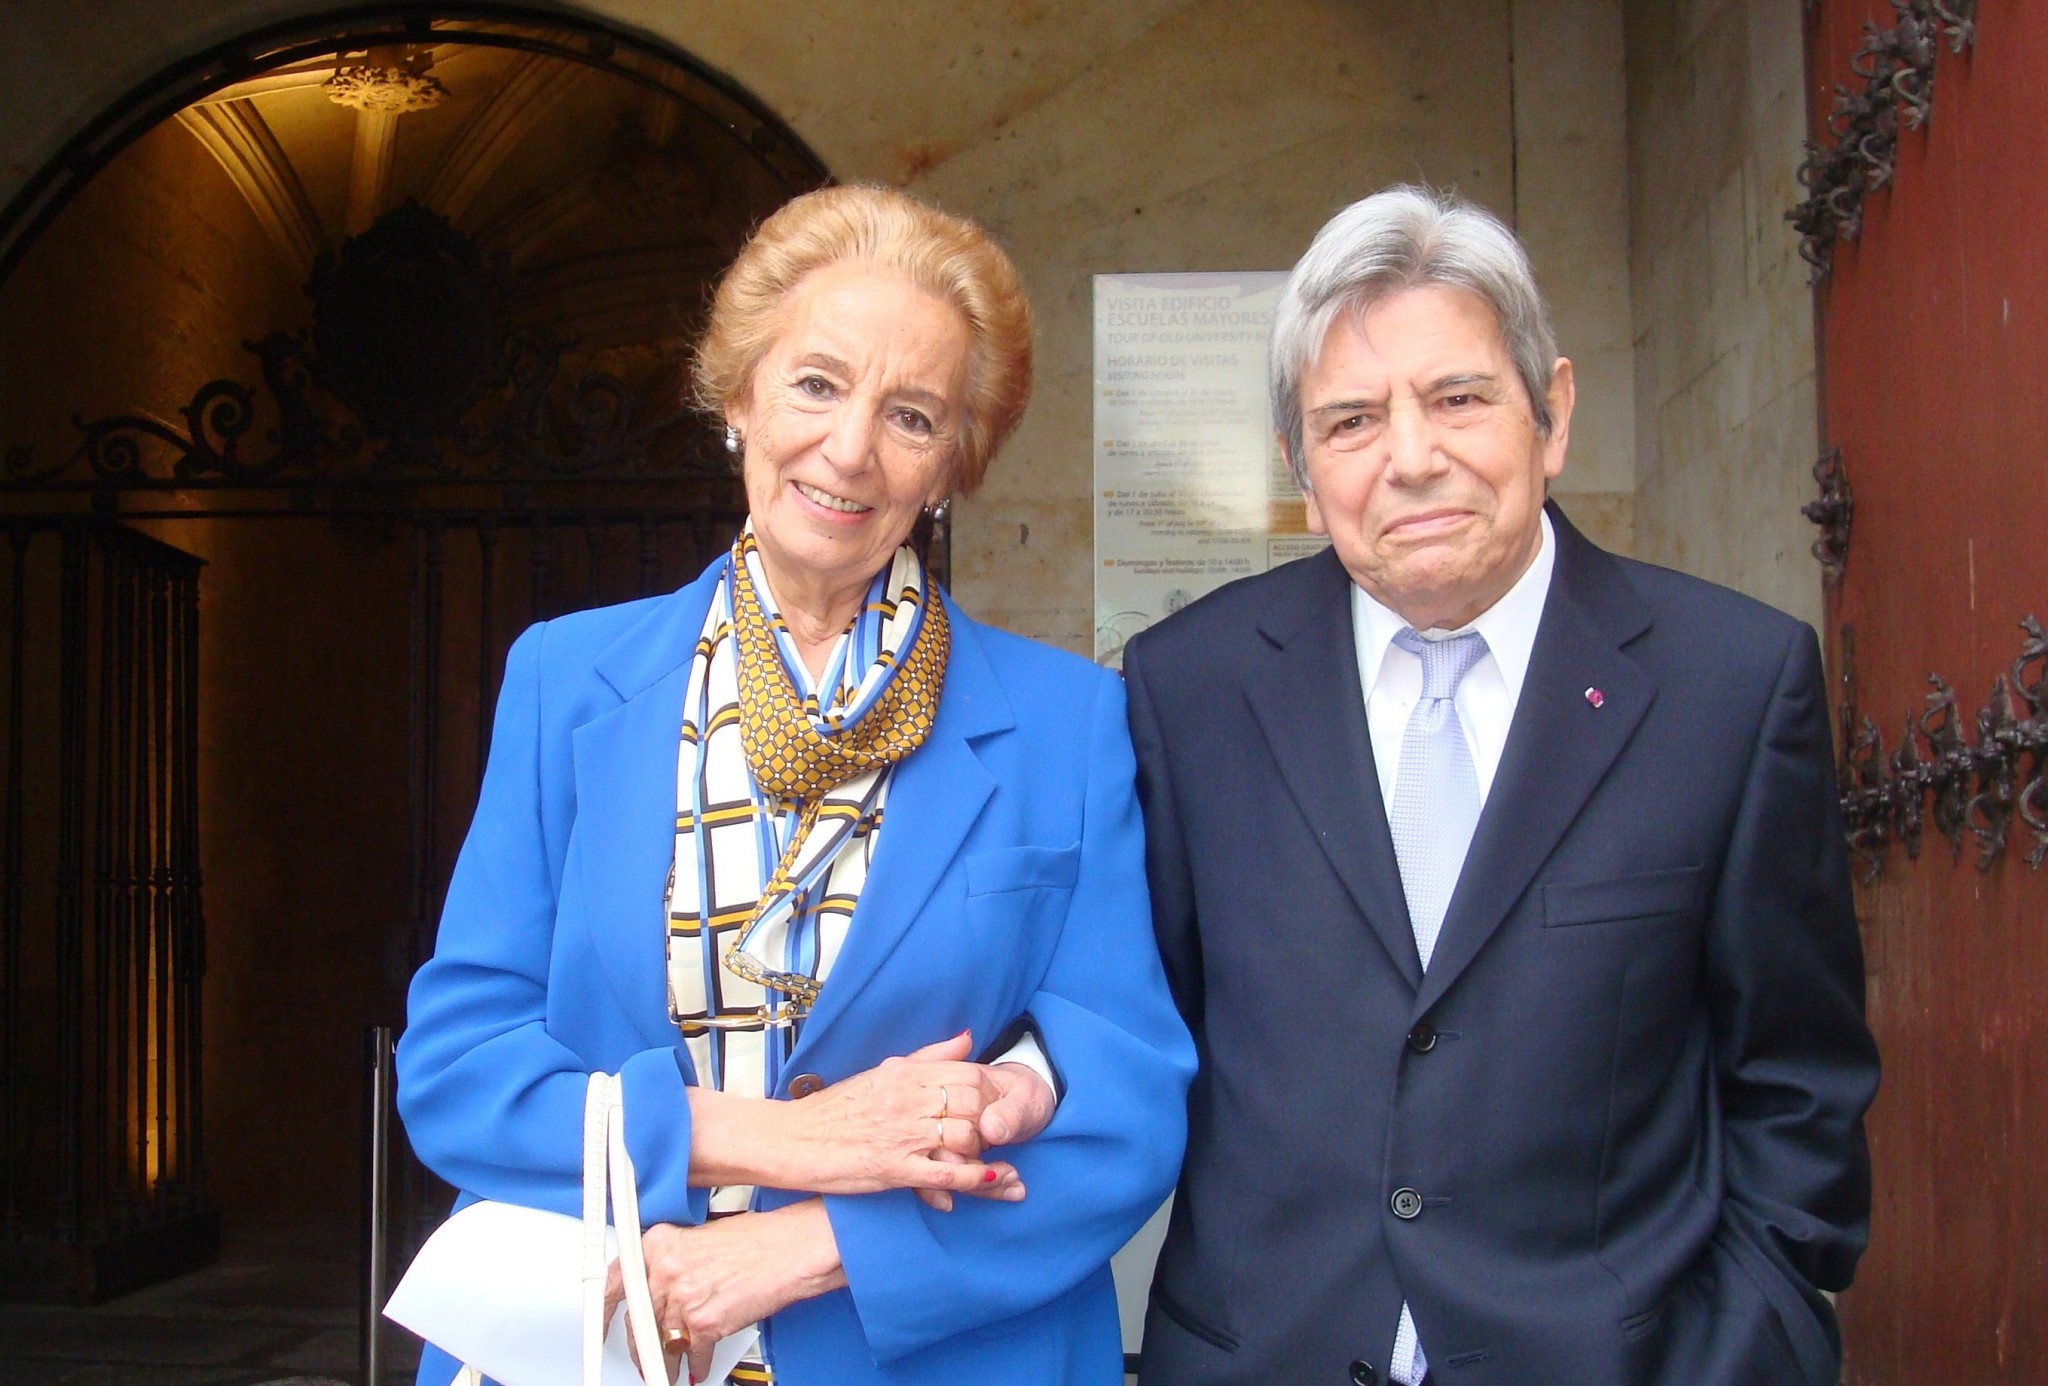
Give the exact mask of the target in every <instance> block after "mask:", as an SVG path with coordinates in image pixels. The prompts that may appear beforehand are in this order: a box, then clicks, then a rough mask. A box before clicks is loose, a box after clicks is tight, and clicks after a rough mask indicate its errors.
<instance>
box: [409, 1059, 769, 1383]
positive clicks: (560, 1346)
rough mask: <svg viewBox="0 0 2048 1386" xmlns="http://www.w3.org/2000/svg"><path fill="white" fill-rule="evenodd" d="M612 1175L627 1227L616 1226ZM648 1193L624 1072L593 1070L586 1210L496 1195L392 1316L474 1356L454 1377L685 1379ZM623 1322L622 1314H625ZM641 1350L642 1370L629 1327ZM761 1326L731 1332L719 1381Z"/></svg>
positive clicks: (433, 1255)
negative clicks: (634, 1150) (645, 1216)
mask: <svg viewBox="0 0 2048 1386" xmlns="http://www.w3.org/2000/svg"><path fill="white" fill-rule="evenodd" d="M607 1177H609V1192H610V1202H611V1209H612V1214H613V1220H614V1221H615V1222H616V1224H617V1229H616V1235H614V1233H613V1230H612V1229H611V1228H608V1227H607V1226H606V1220H605V1202H606V1193H607ZM640 1231H641V1228H640V1196H639V1189H638V1185H637V1184H636V1183H635V1182H634V1176H633V1162H632V1160H631V1158H630V1157H628V1155H627V1154H626V1127H625V1107H624V1104H623V1102H622V1101H621V1096H620V1085H619V1081H618V1079H617V1078H615V1077H613V1076H612V1075H611V1074H609V1073H593V1074H591V1075H590V1086H589V1089H588V1090H587V1093H586V1096H585V1100H584V1104H583V1217H582V1219H581V1220H580V1221H579V1220H578V1219H576V1218H572V1217H568V1216H566V1215H564V1214H561V1213H550V1212H544V1211H542V1210H540V1209H538V1208H525V1207H521V1206H519V1205H517V1204H511V1203H496V1202H491V1201H489V1200H484V1201H480V1202H477V1203H472V1204H470V1205H469V1206H468V1207H466V1208H464V1209H462V1210H461V1211H460V1212H458V1213H456V1214H455V1215H454V1216H452V1217H450V1218H449V1219H448V1221H447V1222H445V1223H443V1224H442V1225H441V1226H440V1228H438V1229H437V1230H436V1231H435V1232H434V1235H433V1236H431V1237H429V1238H428V1239H427V1242H426V1245H425V1246H423V1247H421V1248H420V1252H419V1255H418V1256H416V1257H414V1258H413V1263H412V1265H411V1266H410V1267H409V1268H408V1269H407V1271H406V1273H405V1278H404V1279H402V1280H401V1281H400V1282H399V1284H398V1288H397V1289H396V1290H394V1291H393V1292H392V1295H391V1300H390V1303H388V1304H387V1305H386V1306H385V1308H384V1314H385V1317H387V1318H389V1319H391V1320H392V1321H393V1322H394V1323H397V1324H400V1325H401V1326H403V1327H405V1328H407V1329H409V1330H411V1331H412V1332H413V1333H416V1334H418V1335H419V1336H420V1337H421V1338H424V1339H425V1340H426V1341H427V1342H430V1343H432V1344H433V1345H434V1346H436V1347H438V1348H440V1349H441V1350H442V1351H444V1352H446V1353H448V1354H449V1355H450V1356H451V1357H454V1358H455V1359H456V1360H457V1361H459V1362H462V1363H464V1364H465V1365H464V1367H463V1368H462V1370H461V1372H459V1373H458V1374H457V1375H456V1377H455V1380H454V1382H453V1383H452V1384H451V1386H481V1383H482V1379H483V1378H484V1377H486V1376H488V1377H490V1378H492V1379H493V1380H495V1381H498V1382H501V1383H503V1386H576V1383H577V1382H579V1381H580V1382H581V1383H582V1386H676V1384H675V1383H673V1382H671V1381H670V1380H669V1379H668V1372H667V1365H666V1362H665V1359H664V1358H663V1357H662V1350H661V1338H660V1334H659V1333H658V1331H657V1329H656V1324H655V1319H654V1301H653V1298H652V1296H651V1295H650V1294H649V1293H648V1288H647V1262H646V1258H645V1255H644V1254H643V1252H642V1250H641V1246H640ZM614 1255H616V1256H617V1258H618V1262H619V1273H620V1278H621V1279H622V1280H623V1281H624V1283H625V1291H626V1295H625V1303H624V1304H623V1305H621V1306H620V1310H619V1314H618V1315H617V1316H616V1317H615V1318H614V1324H615V1325H617V1326H619V1327H620V1328H621V1330H622V1331H620V1332H616V1333H612V1334H610V1335H609V1337H608V1336H607V1334H606V1331H605V1330H606V1327H607V1325H606V1323H605V1322H604V1285H605V1277H606V1274H607V1272H608V1271H609V1270H610V1267H611V1262H612V1258H613V1257H614ZM621 1318H622V1319H623V1320H624V1323H623V1324H618V1320H619V1319H621ZM628 1333H630V1334H631V1336H632V1341H633V1343H634V1344H635V1345H636V1346H637V1347H638V1349H639V1358H640V1366H639V1369H638V1371H637V1372H636V1371H635V1370H634V1367H633V1365H632V1358H631V1356H630V1355H629V1354H628V1353H627V1351H626V1338H627V1334H628ZM753 1339H754V1334H753V1333H752V1332H751V1331H749V1332H746V1333H737V1334H734V1335H732V1336H731V1337H729V1338H726V1339H724V1340H723V1341H721V1342H720V1343H719V1345H718V1350H717V1352H716V1353H715V1355H714V1357H713V1360H712V1366H711V1374H710V1375H709V1377H708V1378H707V1380H710V1381H723V1380H724V1379H725V1374H726V1373H727V1372H729V1371H731V1369H732V1366H733V1364H734V1363H735V1362H736V1361H738V1359H739V1358H740V1357H741V1356H742V1355H743V1354H744V1353H745V1351H746V1349H747V1348H748V1347H750V1346H751V1345H752V1343H753Z"/></svg>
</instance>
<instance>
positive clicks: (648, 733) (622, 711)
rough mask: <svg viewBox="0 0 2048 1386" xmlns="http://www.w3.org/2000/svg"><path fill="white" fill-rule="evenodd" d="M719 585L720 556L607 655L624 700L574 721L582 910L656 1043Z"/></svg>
mask: <svg viewBox="0 0 2048 1386" xmlns="http://www.w3.org/2000/svg"><path fill="white" fill-rule="evenodd" d="M716 587H717V571H716V565H714V566H713V569H712V570H711V571H710V572H707V573H706V574H705V575H704V576H703V577H700V578H699V579H698V580H697V581H695V582H693V583H691V584H690V585H689V586H687V587H684V588H682V589H681V590H680V591H678V592H676V593H675V594H674V595H672V596H669V597H666V598H663V599H662V600H661V601H660V602H658V603H656V604H655V605H654V606H653V608H652V609H651V610H650V611H649V613H648V615H647V616H645V617H644V618H642V619H641V620H640V621H637V622H635V623H634V624H633V625H632V626H630V627H629V628H628V629H627V630H626V632H625V633H624V634H623V635H621V636H620V637H619V638H618V639H617V640H616V641H614V642H613V643H612V644H611V645H610V646H609V647H607V648H606V649H605V651H604V652H603V653H602V654H600V655H599V656H598V659H597V666H596V667H597V671H598V673H599V674H600V675H602V676H603V678H604V679H605V681H606V682H607V683H609V684H611V686H612V688H613V689H614V691H616V692H617V693H618V694H619V696H620V698H621V699H622V700H623V701H622V702H621V703H620V705H619V706H617V707H615V708H613V709H611V710H610V711H608V712H605V713H602V714H600V715H599V716H597V717H595V718H593V719H592V720H591V721H589V722H586V723H584V724H583V725H582V726H580V727H578V728H576V730H575V732H574V733H573V735H572V738H571V739H572V744H573V746H574V748H575V764H576V814H577V832H578V834H579V835H580V837H581V841H582V849H581V854H580V858H579V862H580V866H579V869H580V870H581V872H582V886H583V902H584V903H583V911H582V913H583V922H584V927H585V928H586V929H587V930H588V932H589V934H590V941H591V946H592V949H593V951H594V952H595V953H596V955H597V958H598V962H599V965H600V967H601V969H602V970H603V972H604V974H605V975H606V977H607V978H608V979H609V980H610V982H611V985H612V989H613V990H614V991H615V992H616V993H617V995H618V998H619V1002H620V1004H621V1005H622V1006H623V1007H624V1008H625V1011H626V1013H627V1015H628V1016H630V1017H631V1018H632V1021H633V1025H634V1028H635V1029H636V1030H638V1031H639V1033H640V1035H641V1037H642V1038H643V1039H645V1040H646V1042H647V1043H648V1044H649V1045H650V1046H660V1047H668V1046H671V1045H673V1044H674V1043H675V1041H676V1031H675V1027H674V1026H672V1025H670V1024H669V1020H668V997H667V977H668V968H667V963H666V958H665V950H666V948H667V927H666V921H665V914H666V910H667V904H666V901H665V899H664V885H665V883H666V882H667V880H668V868H669V863H670V861H671V860H673V858H674V856H675V820H676V757H677V753H678V750H679V748H680V746H681V742H682V721H683V696H684V692H685V689H686V687H687V685H688V683H689V678H690V656H691V653H692V652H693V651H694V650H695V648H696V644H697V637H698V636H699V634H701V633H702V631H703V626H704V613H705V612H706V611H708V610H709V609H710V605H711V594H712V592H713V591H714V590H715V589H716Z"/></svg>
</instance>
